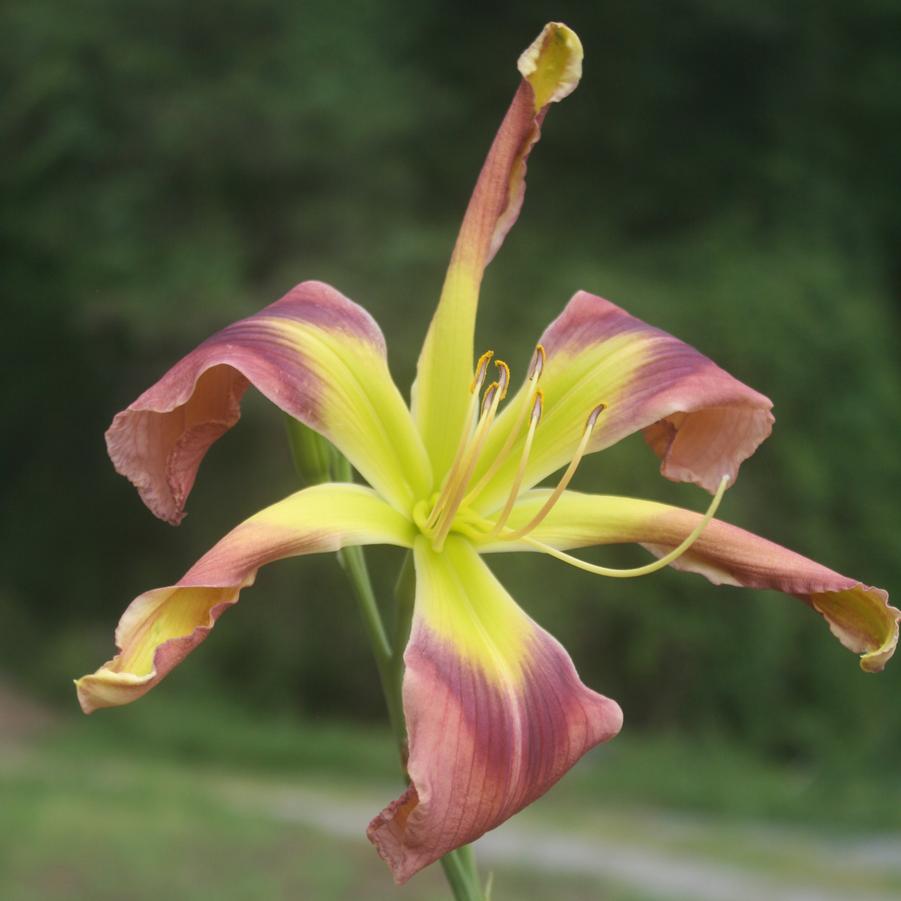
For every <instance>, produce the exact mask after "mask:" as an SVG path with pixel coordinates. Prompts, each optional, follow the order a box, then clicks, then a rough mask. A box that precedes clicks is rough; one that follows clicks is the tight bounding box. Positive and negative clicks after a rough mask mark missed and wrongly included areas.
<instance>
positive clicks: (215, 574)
mask: <svg viewBox="0 0 901 901" xmlns="http://www.w3.org/2000/svg"><path fill="white" fill-rule="evenodd" d="M412 537H413V536H412V527H411V525H410V522H409V521H408V520H407V519H406V518H405V517H403V516H401V515H400V514H399V513H398V512H397V511H395V510H394V509H392V508H391V507H389V506H388V505H387V504H386V503H385V502H384V501H383V500H382V499H381V498H380V497H378V495H376V493H375V492H374V491H372V489H370V488H365V487H363V486H362V485H350V484H325V485H317V486H315V487H313V488H307V489H306V490H304V491H298V492H297V493H296V494H292V495H291V496H290V497H287V498H285V499H284V500H283V501H279V502H278V503H277V504H273V505H272V506H271V507H267V508H266V509H265V510H262V511H260V512H259V513H257V514H256V515H255V516H252V517H251V518H250V519H248V520H246V521H245V522H243V523H242V524H241V525H239V526H238V527H237V528H235V529H233V530H232V531H231V532H229V533H228V535H226V536H225V538H223V539H222V540H221V541H220V542H219V543H218V544H217V545H216V546H215V547H213V548H212V549H211V550H210V551H209V552H208V553H207V554H205V555H204V556H203V557H201V559H200V560H198V561H197V563H195V564H194V566H192V567H191V569H190V570H188V572H187V573H186V574H185V576H184V577H183V578H182V579H180V580H179V581H178V582H177V583H176V584H175V585H172V586H169V587H166V588H156V589H154V590H152V591H148V592H145V593H144V594H142V595H140V596H139V597H137V598H136V599H135V600H134V601H132V603H131V604H130V605H129V606H128V608H127V609H126V611H125V612H124V613H123V614H122V618H121V619H120V620H119V625H118V627H117V629H116V645H117V647H118V649H119V653H118V654H117V655H116V657H114V658H113V659H112V660H110V661H108V662H107V663H105V664H104V665H103V666H102V667H101V668H100V669H99V670H97V672H95V673H92V674H91V675H87V676H83V677H82V678H81V679H78V680H77V681H76V683H75V684H76V687H77V690H78V699H79V701H80V703H81V706H82V709H83V710H84V712H85V713H91V712H93V711H94V710H97V709H98V708H100V707H114V706H118V705H120V704H127V703H129V702H131V701H134V700H136V699H137V698H139V697H141V695H143V694H146V693H147V692H148V691H150V689H151V688H153V687H154V686H155V685H156V684H157V683H158V682H159V681H160V680H161V679H162V678H163V677H164V676H166V675H167V673H169V672H170V671H171V670H172V669H173V668H174V667H175V666H177V665H178V664H179V663H181V661H182V660H184V658H185V657H186V656H187V655H188V654H189V653H190V652H191V651H193V650H194V648H196V647H197V646H198V645H199V644H200V643H201V642H203V641H204V639H205V638H206V637H207V635H209V633H210V631H211V630H212V628H213V626H214V625H215V624H216V621H217V620H218V619H219V617H220V616H221V615H222V614H223V613H224V612H225V611H226V610H227V609H228V608H229V607H231V606H232V605H233V604H236V603H237V602H238V595H239V594H240V593H241V589H242V588H247V587H248V586H250V585H252V584H253V582H254V579H255V578H256V574H257V570H258V569H259V568H260V567H261V566H263V565H265V564H267V563H271V562H273V561H274V560H281V559H284V558H285V557H296V556H299V555H301V554H317V553H322V552H325V551H337V550H339V549H340V548H342V547H346V546H347V545H353V544H375V543H377V544H394V545H399V546H402V547H408V546H410V544H411V542H412Z"/></svg>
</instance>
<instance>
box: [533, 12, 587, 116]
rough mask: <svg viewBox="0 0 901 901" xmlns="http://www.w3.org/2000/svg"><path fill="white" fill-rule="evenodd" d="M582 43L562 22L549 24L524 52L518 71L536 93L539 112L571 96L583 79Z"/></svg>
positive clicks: (536, 107) (536, 106) (536, 104)
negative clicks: (550, 104)
mask: <svg viewBox="0 0 901 901" xmlns="http://www.w3.org/2000/svg"><path fill="white" fill-rule="evenodd" d="M582 57H583V53H582V42H581V41H580V40H579V36H578V35H577V34H576V33H575V32H574V31H573V30H572V29H571V28H569V27H567V26H566V25H564V24H563V23H562V22H548V24H547V25H545V26H544V28H543V29H542V30H541V34H539V35H538V37H537V38H535V40H534V41H533V42H532V43H531V44H530V45H529V46H528V47H527V48H526V49H525V50H524V51H523V52H522V54H521V55H520V57H519V60H518V62H517V68H518V69H519V71H520V74H521V75H522V77H523V78H525V79H526V81H528V82H529V84H530V85H532V90H533V91H534V92H535V109H536V110H540V109H541V108H542V107H544V106H547V105H548V104H549V103H556V102H557V101H558V100H562V99H563V98H564V97H567V96H569V95H570V94H571V93H572V92H573V91H574V90H575V89H576V86H577V85H578V83H579V80H580V79H581V77H582Z"/></svg>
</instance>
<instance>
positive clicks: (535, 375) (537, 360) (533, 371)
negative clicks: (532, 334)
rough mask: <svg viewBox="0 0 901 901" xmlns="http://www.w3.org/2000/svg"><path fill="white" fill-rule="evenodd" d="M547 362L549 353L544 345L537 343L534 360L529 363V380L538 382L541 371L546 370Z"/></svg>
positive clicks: (533, 355)
mask: <svg viewBox="0 0 901 901" xmlns="http://www.w3.org/2000/svg"><path fill="white" fill-rule="evenodd" d="M546 362H547V353H546V352H545V350H544V345H542V344H536V345H535V353H533V354H532V362H531V363H529V381H530V382H537V381H538V379H540V378H541V373H542V372H544V364H545V363H546Z"/></svg>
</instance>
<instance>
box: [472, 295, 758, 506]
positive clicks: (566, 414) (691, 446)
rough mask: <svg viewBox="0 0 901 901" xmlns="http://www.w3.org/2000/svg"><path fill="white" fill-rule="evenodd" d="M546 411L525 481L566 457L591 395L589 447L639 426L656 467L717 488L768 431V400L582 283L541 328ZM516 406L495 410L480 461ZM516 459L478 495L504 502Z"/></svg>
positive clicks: (498, 440) (499, 439)
mask: <svg viewBox="0 0 901 901" xmlns="http://www.w3.org/2000/svg"><path fill="white" fill-rule="evenodd" d="M541 345H542V346H543V347H544V349H545V353H546V363H545V366H544V371H543V374H542V376H541V388H542V390H543V392H544V405H543V409H544V415H543V417H542V420H541V424H540V425H539V427H538V430H537V432H536V434H535V440H534V444H533V448H532V453H531V456H530V458H529V466H528V470H527V472H526V477H525V479H524V484H525V485H527V486H528V485H534V484H536V483H537V482H539V481H540V480H541V479H543V478H545V477H546V476H547V475H549V474H550V473H552V472H554V471H555V470H557V469H559V468H560V467H561V466H564V465H566V464H567V463H568V462H569V460H570V459H571V457H572V455H573V452H574V450H575V448H576V446H577V445H578V443H579V440H580V439H581V437H582V435H583V432H584V430H585V424H586V422H587V419H588V416H589V414H590V412H591V411H592V410H593V409H594V408H595V407H596V406H597V405H598V404H601V403H603V404H606V410H605V411H604V413H603V414H602V415H601V416H600V417H599V418H598V420H597V425H596V426H595V429H594V432H593V434H592V438H591V441H590V443H589V445H588V450H589V452H591V451H598V450H602V449H604V448H606V447H610V446H611V445H612V444H615V443H616V442H617V441H619V440H621V439H622V438H625V437H626V436H627V435H630V434H632V433H633V432H639V431H640V432H643V433H644V436H645V438H646V440H647V441H648V443H649V445H650V446H651V448H652V450H653V451H654V452H655V453H656V454H657V456H658V457H660V460H661V465H660V469H661V472H662V473H663V475H665V476H666V477H667V478H669V479H673V480H674V481H681V482H693V483H695V484H697V485H701V486H702V487H704V488H706V489H707V490H708V491H710V492H714V491H715V490H716V488H717V486H718V485H719V481H720V478H721V477H722V476H723V475H724V474H725V475H729V476H730V477H731V479H732V480H733V481H734V479H735V477H736V476H737V474H738V468H739V466H740V464H741V463H742V462H743V461H744V460H745V459H747V458H748V457H749V456H751V454H753V453H754V451H755V450H756V449H757V447H758V446H759V445H760V443H761V442H762V441H763V440H764V439H765V438H766V437H767V436H768V435H769V434H770V431H771V430H772V424H773V415H772V413H771V412H770V409H771V407H772V403H771V401H770V400H769V399H768V398H766V397H764V396H763V395H762V394H759V393H758V392H757V391H754V390H753V389H751V388H749V387H748V386H747V385H744V384H742V383H741V382H739V381H738V380H737V379H735V378H733V377H732V376H730V375H729V374H728V373H726V372H724V371H723V370H722V369H720V368H719V366H717V365H716V364H715V363H714V362H713V361H712V360H710V359H708V358H707V357H705V356H704V355H703V354H701V353H700V352H698V351H697V350H695V349H694V348H692V347H690V346H689V345H687V344H685V343H683V342H682V341H679V340H678V339H677V338H674V337H673V336H672V335H669V334H667V333H666V332H663V331H661V330H660V329H656V328H653V327H651V326H649V325H647V324H645V323H644V322H642V321H641V320H639V319H636V318H635V317H634V316H630V315H629V314H628V313H627V312H626V311H625V310H622V309H620V308H619V307H618V306H616V305H615V304H612V303H610V302H609V301H607V300H603V299H602V298H600V297H596V296H595V295H593V294H589V293H588V292H586V291H579V292H578V293H577V294H575V295H574V296H573V298H572V299H571V300H570V302H569V303H568V304H567V306H566V308H565V309H564V310H563V312H562V313H561V314H560V316H559V317H558V318H557V319H556V320H554V322H552V323H551V325H550V326H549V327H548V328H547V330H546V331H545V333H544V334H543V335H542V337H541ZM517 408H518V405H517V403H516V400H515V399H514V400H513V401H512V402H511V403H510V404H509V406H508V410H509V412H505V414H504V415H502V416H501V417H499V418H498V421H497V422H496V424H495V427H494V429H493V432H492V435H491V436H490V439H489V442H488V446H487V448H486V451H485V453H484V459H485V461H486V463H485V465H486V466H487V464H488V463H489V462H490V460H491V459H492V456H493V454H494V453H496V452H497V449H498V448H499V447H500V446H501V444H502V443H503V441H504V439H505V437H506V433H507V431H508V430H509V428H510V424H511V422H512V420H513V417H514V416H515V415H516V410H517ZM518 460H519V454H518V453H517V452H516V451H514V453H513V454H511V456H510V458H509V459H508V462H507V464H506V465H505V466H504V467H503V468H501V469H500V471H499V472H498V475H497V476H496V477H495V478H494V479H493V481H492V483H491V484H490V485H489V487H488V488H487V489H486V491H485V493H484V495H483V497H482V498H481V499H480V501H479V506H480V507H481V508H482V509H493V508H494V507H496V506H498V505H499V504H500V503H502V502H503V500H504V497H505V496H506V487H507V485H509V483H510V480H511V478H512V474H513V470H514V469H515V467H516V465H517V463H518Z"/></svg>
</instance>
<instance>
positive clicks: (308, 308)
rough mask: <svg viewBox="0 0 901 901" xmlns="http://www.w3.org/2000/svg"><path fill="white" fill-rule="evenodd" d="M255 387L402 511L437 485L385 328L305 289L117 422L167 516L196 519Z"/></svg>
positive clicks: (120, 461) (133, 476) (117, 435)
mask: <svg viewBox="0 0 901 901" xmlns="http://www.w3.org/2000/svg"><path fill="white" fill-rule="evenodd" d="M250 384H253V385H254V386H255V387H256V388H257V389H258V390H259V391H261V392H262V393H263V394H264V395H265V396H266V397H267V398H268V399H269V400H271V401H272V402H273V403H274V404H276V405H277V406H279V407H280V408H281V409H282V410H284V411H285V412H286V413H289V414H290V415H291V416H293V417H295V418H296V419H299V420H300V421H301V422H304V423H306V424H307V425H308V426H310V427H311V428H314V429H316V430H318V431H320V432H321V433H322V434H324V435H325V436H326V437H327V438H328V439H329V440H331V441H332V442H333V443H334V444H335V445H337V447H338V448H339V449H340V450H341V451H342V453H344V454H345V456H347V457H348V459H350V461H351V462H352V463H353V465H354V466H355V467H356V468H357V469H358V470H359V471H360V472H361V473H362V474H363V476H364V477H365V478H366V479H367V480H368V481H369V482H370V484H372V485H373V486H374V487H376V488H377V489H378V490H379V491H380V493H382V495H383V496H384V497H385V498H387V499H389V500H390V501H391V502H392V503H394V504H396V505H397V506H399V507H401V508H404V507H408V506H409V504H410V503H411V502H412V500H413V499H414V496H415V495H417V494H419V493H421V492H422V490H423V489H424V488H425V487H426V486H427V485H428V484H429V482H430V480H431V475H430V468H429V464H428V460H427V459H426V456H425V452H424V450H423V447H422V443H421V441H420V439H419V435H418V433H417V432H416V429H415V427H414V425H413V422H412V419H411V418H410V415H409V412H408V410H407V408H406V405H405V403H404V401H403V398H402V397H401V395H400V392H399V391H398V390H397V388H396V387H395V385H394V383H393V381H392V380H391V375H390V373H389V371H388V366H387V362H386V355H385V341H384V338H383V337H382V333H381V331H380V330H379V327H378V325H377V324H376V322H375V320H374V319H373V318H372V317H371V316H370V315H369V314H368V313H367V312H366V311H365V310H364V309H363V308H362V307H360V306H358V305H357V304H355V303H353V302H352V301H350V300H348V299H347V298H346V297H344V295H342V294H340V293H339V292H338V291H336V290H335V289H334V288H332V287H330V286H328V285H326V284H323V283H322V282H304V283H302V284H300V285H298V286H297V287H296V288H294V289H293V290H292V291H290V292H289V293H288V294H287V295H285V296H284V297H283V298H282V299H281V300H278V301H276V302H275V303H273V304H270V305H269V306H268V307H266V308H264V309H263V310H261V311H260V312H259V313H256V314H255V315H253V316H250V317H248V318H247V319H242V320H241V321H239V322H236V323H234V324H232V325H229V326H227V327H226V328H224V329H222V331H220V332H218V333H217V334H215V335H213V336H212V337H211V338H209V339H207V340H206V341H204V342H203V343H202V344H201V345H200V346H199V347H197V348H196V349H195V350H193V351H192V352H191V353H189V354H188V355H187V356H186V357H184V358H183V359H181V360H180V361H179V362H178V363H176V364H175V366H173V367H172V368H171V369H170V370H169V371H168V372H167V373H166V374H165V375H164V376H163V377H162V378H161V379H160V380H159V381H158V382H157V383H156V384H155V385H154V386H153V387H151V388H150V389H148V390H147V391H145V392H144V393H143V394H142V395H141V396H140V397H139V398H138V399H137V400H136V401H135V402H134V403H133V404H131V406H129V407H128V408H127V409H126V410H123V411H122V412H121V413H119V414H118V415H117V416H116V417H115V419H114V420H113V422H112V425H111V426H110V427H109V429H108V431H107V433H106V440H107V447H108V449H109V454H110V457H111V458H112V460H113V463H114V464H115V467H116V469H117V471H118V472H120V473H121V474H122V475H124V476H126V477H127V478H128V479H129V480H130V481H131V482H132V483H133V484H134V485H135V486H136V487H137V489H138V491H139V493H140V495H141V498H142V500H143V501H144V503H145V504H147V506H148V507H149V508H150V509H151V510H152V511H153V512H154V513H155V514H156V515H157V516H159V517H160V518H161V519H165V520H167V521H168V522H171V523H178V522H179V521H180V520H181V519H182V517H183V516H184V506H185V501H186V499H187V496H188V494H189V493H190V491H191V488H192V486H193V484H194V479H195V477H196V475H197V469H198V467H199V466H200V462H201V460H202V459H203V457H204V455H205V454H206V452H207V450H208V449H209V447H210V445H211V444H213V442H214V441H216V439H217V438H219V437H220V436H221V435H222V434H223V433H224V432H226V431H227V430H228V429H230V428H231V427H232V426H233V425H234V424H235V423H236V422H237V421H238V418H239V417H240V403H241V398H242V397H243V395H244V392H245V391H246V390H247V387H248V385H250Z"/></svg>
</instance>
